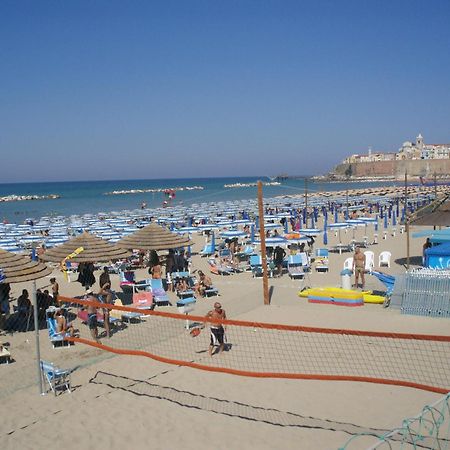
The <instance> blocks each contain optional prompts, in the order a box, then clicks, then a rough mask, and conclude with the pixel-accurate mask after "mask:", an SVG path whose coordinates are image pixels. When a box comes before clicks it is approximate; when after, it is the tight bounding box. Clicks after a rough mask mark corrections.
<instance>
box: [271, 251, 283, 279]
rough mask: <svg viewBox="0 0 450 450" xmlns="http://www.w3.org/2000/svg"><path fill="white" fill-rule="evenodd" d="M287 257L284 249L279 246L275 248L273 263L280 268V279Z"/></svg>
mask: <svg viewBox="0 0 450 450" xmlns="http://www.w3.org/2000/svg"><path fill="white" fill-rule="evenodd" d="M285 256H286V252H285V250H284V249H282V248H281V247H280V246H279V245H278V246H277V247H276V248H275V251H274V252H273V262H274V263H275V265H276V266H277V268H278V277H281V274H282V272H283V260H284V257H285Z"/></svg>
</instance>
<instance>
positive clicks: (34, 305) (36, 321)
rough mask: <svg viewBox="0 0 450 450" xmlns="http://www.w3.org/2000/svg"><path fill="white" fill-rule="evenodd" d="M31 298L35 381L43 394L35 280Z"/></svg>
mask: <svg viewBox="0 0 450 450" xmlns="http://www.w3.org/2000/svg"><path fill="white" fill-rule="evenodd" d="M31 299H32V301H33V318H34V337H35V343H36V363H37V377H38V379H37V382H38V387H39V394H40V395H44V390H43V387H42V373H41V347H40V343H39V318H38V304H37V292H36V281H33V284H32V287H31Z"/></svg>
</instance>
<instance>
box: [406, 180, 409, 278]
mask: <svg viewBox="0 0 450 450" xmlns="http://www.w3.org/2000/svg"><path fill="white" fill-rule="evenodd" d="M405 231H406V270H409V214H408V173H407V172H405Z"/></svg>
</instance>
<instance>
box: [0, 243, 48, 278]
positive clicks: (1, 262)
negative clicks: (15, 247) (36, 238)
mask: <svg viewBox="0 0 450 450" xmlns="http://www.w3.org/2000/svg"><path fill="white" fill-rule="evenodd" d="M0 269H1V271H2V273H3V277H4V278H3V279H2V280H1V282H2V283H22V282H26V281H33V280H38V279H39V278H43V277H45V276H47V275H50V274H51V273H52V271H51V269H49V268H48V267H47V266H46V265H45V264H42V263H39V262H37V261H32V260H31V259H28V258H27V257H25V256H21V255H17V254H15V253H11V252H8V251H6V250H3V249H0Z"/></svg>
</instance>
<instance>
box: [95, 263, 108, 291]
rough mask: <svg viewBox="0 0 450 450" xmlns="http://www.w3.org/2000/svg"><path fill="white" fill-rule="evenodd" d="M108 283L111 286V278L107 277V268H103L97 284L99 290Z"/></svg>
mask: <svg viewBox="0 0 450 450" xmlns="http://www.w3.org/2000/svg"><path fill="white" fill-rule="evenodd" d="M106 283H109V285H110V286H111V277H110V276H109V271H108V267H107V266H105V267H103V272H102V273H101V274H100V277H99V279H98V284H99V285H100V289H102V287H103V286H104V285H105V284H106Z"/></svg>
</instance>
